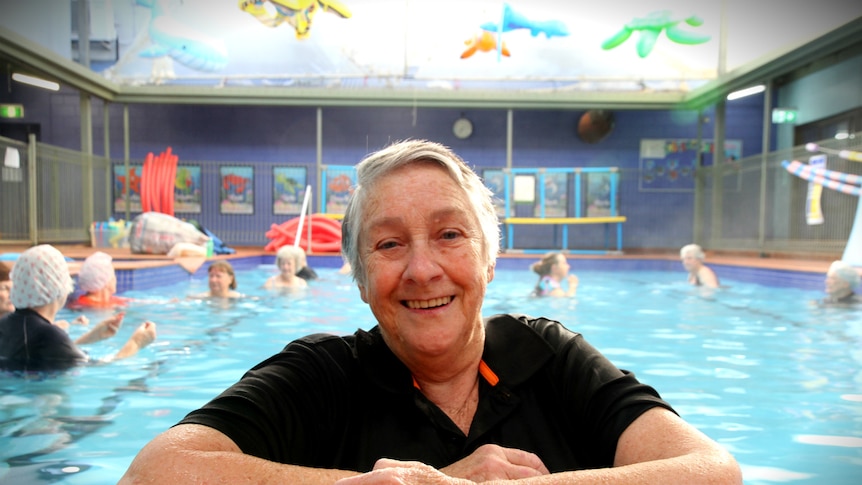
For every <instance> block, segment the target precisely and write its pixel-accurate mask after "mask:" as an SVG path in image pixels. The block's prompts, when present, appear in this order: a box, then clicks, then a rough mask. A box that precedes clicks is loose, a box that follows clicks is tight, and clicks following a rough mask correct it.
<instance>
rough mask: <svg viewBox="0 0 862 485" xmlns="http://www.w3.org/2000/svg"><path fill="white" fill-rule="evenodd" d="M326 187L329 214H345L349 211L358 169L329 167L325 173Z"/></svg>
mask: <svg viewBox="0 0 862 485" xmlns="http://www.w3.org/2000/svg"><path fill="white" fill-rule="evenodd" d="M325 177H326V178H325V180H326V187H325V188H324V194H325V199H326V200H325V202H326V212H327V214H344V211H345V210H347V199H349V198H350V193H351V191H352V189H353V187H354V186H355V185H356V168H354V167H327V169H326V172H325Z"/></svg>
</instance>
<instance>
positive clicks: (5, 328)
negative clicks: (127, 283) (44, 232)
mask: <svg viewBox="0 0 862 485" xmlns="http://www.w3.org/2000/svg"><path fill="white" fill-rule="evenodd" d="M72 289H73V282H72V277H71V276H70V275H69V268H68V264H67V263H66V260H65V258H63V255H62V254H60V251H58V250H57V249H56V248H54V247H53V246H49V245H47V244H43V245H40V246H34V247H32V248H30V249H28V250H26V251H24V252H23V253H22V254H21V256H20V257H19V258H18V259H17V260H16V261H15V266H14V267H13V269H12V304H13V305H14V306H15V311H14V312H13V313H11V314H9V315H6V316H5V317H3V318H0V368H2V369H4V370H11V371H61V370H65V369H68V368H71V367H74V366H76V365H80V364H85V363H87V362H89V361H90V360H91V359H90V357H89V356H88V355H87V354H86V353H84V352H83V351H82V350H81V349H80V348H79V347H78V345H84V344H89V343H94V342H98V341H100V340H103V339H106V338H109V337H113V336H114V335H116V334H117V332H118V331H119V329H120V325H121V324H122V320H123V315H122V314H118V315H115V316H114V317H111V318H108V319H105V320H103V321H102V322H100V323H99V324H98V325H96V326H94V327H93V328H92V329H90V330H89V331H88V332H87V333H85V334H83V335H82V336H80V337H78V339H77V340H74V341H73V340H72V339H71V338H70V337H69V335H68V334H66V332H65V331H64V330H63V329H62V328H60V327H58V326H57V325H54V318H55V317H56V315H57V312H58V311H59V310H60V309H61V308H63V306H64V305H65V304H66V298H68V296H69V294H70V293H71V292H72ZM155 337H156V324H155V323H152V322H144V323H143V324H141V326H140V327H138V328H137V329H136V330H135V332H134V333H133V334H132V336H131V337H130V338H129V340H128V341H127V342H126V343H125V344H124V345H123V347H122V348H120V350H119V351H118V352H117V353H116V354H114V355H112V356H110V357H108V358H107V360H114V359H122V358H125V357H130V356H132V355H134V354H136V353H137V352H138V351H139V350H140V349H142V348H144V347H146V346H147V345H149V344H150V343H151V342H152V341H153V340H154V339H155Z"/></svg>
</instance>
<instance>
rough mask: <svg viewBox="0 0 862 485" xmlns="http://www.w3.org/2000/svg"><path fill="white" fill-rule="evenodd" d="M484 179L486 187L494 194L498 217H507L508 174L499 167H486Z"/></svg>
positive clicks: (483, 172) (483, 173) (483, 174)
mask: <svg viewBox="0 0 862 485" xmlns="http://www.w3.org/2000/svg"><path fill="white" fill-rule="evenodd" d="M482 180H483V182H485V187H488V190H490V191H491V193H493V194H494V208H495V209H496V210H497V217H506V174H505V172H503V171H502V170H499V169H490V168H489V169H485V170H483V171H482Z"/></svg>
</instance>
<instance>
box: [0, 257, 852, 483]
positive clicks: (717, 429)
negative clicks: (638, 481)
mask: <svg viewBox="0 0 862 485" xmlns="http://www.w3.org/2000/svg"><path fill="white" fill-rule="evenodd" d="M274 273H275V268H274V266H272V265H261V266H259V267H257V268H255V269H253V270H243V271H239V272H238V273H237V277H238V281H239V288H238V289H239V290H240V291H242V292H244V293H246V294H247V295H249V297H248V298H245V299H242V300H238V301H234V302H230V303H226V304H225V303H214V302H210V301H205V300H191V299H185V298H182V297H183V296H185V295H189V294H195V293H200V292H203V291H206V281H205V280H204V279H192V280H190V281H182V282H178V283H176V284H173V285H170V286H166V287H162V288H159V289H155V290H147V291H131V292H127V293H126V296H130V297H132V298H136V299H138V300H139V302H138V303H135V304H133V305H132V306H131V307H130V308H129V309H128V311H127V314H126V321H125V324H124V327H123V329H122V330H121V333H120V335H118V336H117V337H116V338H114V339H112V340H111V341H108V342H101V343H99V344H96V345H93V346H89V350H90V352H91V353H92V354H93V355H95V356H103V355H107V354H109V353H111V352H113V351H116V350H117V348H118V347H119V345H120V344H121V343H122V342H124V341H125V340H126V338H127V337H128V335H129V334H130V333H131V331H132V330H133V329H134V327H135V326H136V325H137V324H138V323H139V322H140V321H142V320H143V319H147V318H148V319H152V320H154V321H156V322H157V323H158V325H159V327H158V333H159V336H158V339H157V341H156V342H155V343H154V344H153V345H152V346H150V347H148V348H147V349H144V350H143V351H142V352H141V353H140V354H139V355H137V356H135V357H133V358H131V359H128V360H125V361H119V362H115V363H112V364H110V365H103V366H89V367H84V368H80V369H77V370H76V371H74V372H72V373H69V374H67V375H64V376H61V377H55V378H50V379H43V380H29V381H23V380H21V379H18V378H10V377H0V458H2V459H0V484H7V483H9V484H12V483H15V484H22V483H25V484H27V483H63V484H103V483H104V484H107V483H115V482H116V481H117V480H118V479H119V477H120V476H121V475H122V474H123V472H124V471H125V469H126V468H127V467H128V465H129V463H130V462H131V460H132V458H133V457H134V455H135V454H136V453H137V452H138V450H140V448H141V447H142V446H143V445H144V444H145V443H146V442H147V441H149V440H150V439H152V438H153V437H154V436H155V435H156V434H158V433H159V432H161V431H163V430H165V429H166V428H168V427H170V426H171V425H173V424H174V423H176V422H177V421H178V420H179V419H181V418H182V417H183V416H184V415H185V414H186V413H187V412H188V411H190V410H192V409H194V408H197V407H199V406H200V405H202V404H204V403H205V402H206V401H207V400H209V399H210V398H212V397H213V396H215V395H216V394H217V393H218V392H220V391H221V390H223V389H224V388H225V387H227V386H229V385H230V384H231V383H233V382H234V381H235V380H237V379H238V378H239V377H240V376H241V375H242V373H243V372H244V371H245V370H247V369H248V368H250V367H251V366H253V365H254V364H256V363H258V362H259V361H260V360H263V359H264V358H265V357H268V356H269V355H271V354H273V353H276V352H278V351H279V350H280V349H281V348H282V347H283V346H284V345H285V344H286V343H287V342H288V341H290V340H292V339H294V338H296V337H299V336H302V335H305V334H308V333H312V332H334V333H351V332H353V331H354V330H355V329H356V328H358V327H361V328H365V329H368V328H370V327H371V326H372V325H373V319H372V315H371V312H370V311H369V310H368V307H367V306H366V305H364V304H363V303H362V302H361V300H360V299H359V293H358V290H357V289H356V287H355V285H354V284H353V283H352V281H351V280H350V279H349V277H347V276H343V275H339V274H337V272H336V270H335V269H329V268H321V269H318V273H319V274H320V276H321V278H320V279H319V280H316V281H313V282H312V283H311V287H310V288H309V289H308V290H307V291H305V292H300V293H284V294H282V293H273V292H267V291H265V290H262V289H260V287H261V285H262V284H263V281H264V280H265V279H266V278H267V277H268V276H270V275H272V274H274ZM578 276H579V277H580V281H581V285H580V288H579V292H578V297H577V298H576V299H535V298H530V297H528V296H527V295H528V293H529V291H530V289H531V287H532V285H533V283H534V275H532V274H531V273H529V272H528V271H525V270H522V271H518V270H498V271H497V277H496V279H495V280H494V282H492V283H491V285H490V286H489V290H488V296H487V300H486V304H485V307H484V308H485V310H484V311H485V314H487V315H490V314H493V313H500V312H520V313H527V314H532V315H536V316H547V317H550V318H555V319H558V320H560V321H562V322H563V323H564V324H566V325H567V326H568V327H569V328H571V329H573V330H576V331H579V332H581V333H583V334H584V335H585V336H586V338H587V340H588V341H590V342H591V343H592V344H593V345H595V346H596V347H598V348H599V349H600V350H602V351H603V352H604V353H605V354H606V355H607V356H608V357H609V358H610V359H611V360H613V361H614V362H615V363H616V364H617V365H618V366H620V367H623V368H627V369H630V370H632V371H634V372H635V374H636V375H637V376H638V377H639V378H640V379H641V380H643V381H645V382H647V383H649V384H651V385H653V386H655V387H656V388H657V389H658V390H659V391H660V392H661V394H662V396H663V397H664V398H665V399H667V400H668V401H670V402H671V404H673V405H674V407H675V408H676V409H677V411H678V412H679V413H680V414H681V415H682V416H683V417H684V418H685V419H686V420H688V421H689V422H691V423H693V424H694V425H695V426H697V427H698V428H699V429H700V430H702V431H703V432H704V433H706V434H707V435H709V436H711V437H712V438H714V439H716V440H718V441H719V442H720V443H721V444H722V445H723V446H725V447H726V448H727V449H729V450H730V451H731V452H732V453H733V454H734V455H735V456H736V458H737V459H738V460H739V462H740V463H741V465H742V467H743V474H744V477H745V483H746V484H749V485H756V484H776V483H783V484H788V483H789V484H799V485H813V484H838V485H843V484H848V485H849V484H851V483H852V484H857V483H860V480H859V478H860V477H862V309H860V310H858V311H855V312H854V311H853V310H846V309H831V308H819V307H817V306H815V305H812V303H811V302H812V301H813V300H815V299H818V298H820V297H822V293H821V292H819V291H812V290H801V289H794V288H773V287H767V286H760V285H757V284H752V283H743V282H735V281H723V282H724V283H725V284H726V285H727V287H726V288H723V289H721V290H719V291H717V292H714V293H709V292H704V291H702V290H698V289H696V288H692V287H690V286H688V285H687V284H685V283H684V281H683V280H684V274H682V273H681V272H666V271H607V272H600V271H579V272H578ZM177 296H178V297H181V298H180V299H179V300H178V301H171V298H173V297H177ZM74 316H75V314H74V313H73V312H71V311H68V310H64V311H63V312H62V313H61V315H60V318H67V319H69V318H72V317H74ZM88 316H89V317H90V319H91V320H98V319H99V318H100V317H103V316H104V315H100V314H99V313H98V312H89V313H88ZM71 331H72V333H73V334H74V335H77V334H78V333H80V332H82V331H83V329H81V328H79V327H75V328H73V329H72V330H71Z"/></svg>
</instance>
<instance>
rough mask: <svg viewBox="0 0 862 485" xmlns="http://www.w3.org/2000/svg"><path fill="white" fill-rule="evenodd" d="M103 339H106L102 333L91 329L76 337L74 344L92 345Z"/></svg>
mask: <svg viewBox="0 0 862 485" xmlns="http://www.w3.org/2000/svg"><path fill="white" fill-rule="evenodd" d="M105 338H106V337H105V336H104V335H103V332H101V331H100V330H99V329H98V328H93V329H92V330H90V331H88V332H87V333H85V334H84V335H81V336H80V337H78V338H77V339H76V340H75V343H76V344H78V345H85V344H92V343H96V342H98V341H100V340H105Z"/></svg>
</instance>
